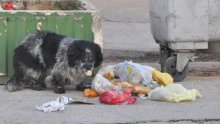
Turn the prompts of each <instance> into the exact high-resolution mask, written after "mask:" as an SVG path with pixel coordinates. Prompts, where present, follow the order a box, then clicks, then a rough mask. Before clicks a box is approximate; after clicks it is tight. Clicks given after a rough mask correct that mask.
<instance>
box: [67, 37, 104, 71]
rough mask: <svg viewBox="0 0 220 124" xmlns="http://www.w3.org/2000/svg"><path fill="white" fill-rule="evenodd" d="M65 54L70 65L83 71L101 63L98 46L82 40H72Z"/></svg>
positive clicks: (101, 57) (100, 52)
mask: <svg viewBox="0 0 220 124" xmlns="http://www.w3.org/2000/svg"><path fill="white" fill-rule="evenodd" d="M67 56H68V64H69V66H70V67H77V68H79V69H81V70H82V71H83V72H85V73H86V72H88V71H89V70H93V69H94V67H98V66H99V65H101V63H102V61H103V56H102V51H101V48H100V46H99V45H97V44H95V43H93V42H88V41H83V40H78V41H74V43H73V44H71V45H70V47H69V48H68V50H67Z"/></svg>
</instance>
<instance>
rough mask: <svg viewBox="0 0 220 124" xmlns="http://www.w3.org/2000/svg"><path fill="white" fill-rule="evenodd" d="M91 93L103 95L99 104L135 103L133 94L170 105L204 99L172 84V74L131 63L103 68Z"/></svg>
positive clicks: (125, 62) (194, 92) (195, 91)
mask: <svg viewBox="0 0 220 124" xmlns="http://www.w3.org/2000/svg"><path fill="white" fill-rule="evenodd" d="M92 89H93V90H95V91H97V93H98V94H99V95H100V96H99V101H100V102H102V103H106V104H131V103H135V101H136V99H135V98H134V97H133V96H132V94H134V95H136V96H141V97H143V96H148V98H149V99H151V100H158V101H167V102H181V101H194V100H195V99H196V97H201V94H200V93H199V91H198V90H195V89H193V90H187V89H185V88H184V87H183V86H182V85H181V84H173V78H172V77H171V75H170V74H168V73H162V72H160V71H158V70H156V69H154V68H152V67H150V66H145V65H141V64H137V63H133V62H131V61H124V62H122V63H119V64H116V65H110V66H106V67H103V68H101V69H100V70H99V71H98V73H97V74H96V76H95V78H94V80H93V81H92ZM115 99H117V100H115ZM115 101H117V102H115ZM125 101H129V102H125ZM120 102H121V103H120Z"/></svg>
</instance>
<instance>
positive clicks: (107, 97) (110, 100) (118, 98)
mask: <svg viewBox="0 0 220 124" xmlns="http://www.w3.org/2000/svg"><path fill="white" fill-rule="evenodd" d="M99 101H100V102H101V103H105V104H110V105H128V104H133V103H135V102H136V101H137V98H135V97H132V96H131V90H122V91H121V92H118V91H116V90H110V91H107V92H104V93H102V94H100V96H99Z"/></svg>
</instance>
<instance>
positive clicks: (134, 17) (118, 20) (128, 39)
mask: <svg viewBox="0 0 220 124" xmlns="http://www.w3.org/2000/svg"><path fill="white" fill-rule="evenodd" d="M89 1H90V2H92V3H93V4H94V5H95V6H96V7H97V8H98V9H99V10H100V12H101V16H102V19H103V34H104V49H113V50H130V51H150V52H152V51H158V50H159V47H158V45H157V44H156V43H155V41H154V39H153V37H152V35H151V33H150V25H149V7H148V2H149V0H111V2H109V0H89Z"/></svg>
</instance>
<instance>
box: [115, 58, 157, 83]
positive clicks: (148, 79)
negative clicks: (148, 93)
mask: <svg viewBox="0 0 220 124" xmlns="http://www.w3.org/2000/svg"><path fill="white" fill-rule="evenodd" d="M152 71H153V68H152V67H150V66H145V65H141V64H137V63H133V62H131V61H124V62H123V63H119V64H117V65H115V67H114V72H115V74H116V75H117V76H118V77H119V79H120V81H128V82H129V83H132V84H135V85H140V84H141V85H144V86H150V84H151V83H152Z"/></svg>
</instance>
